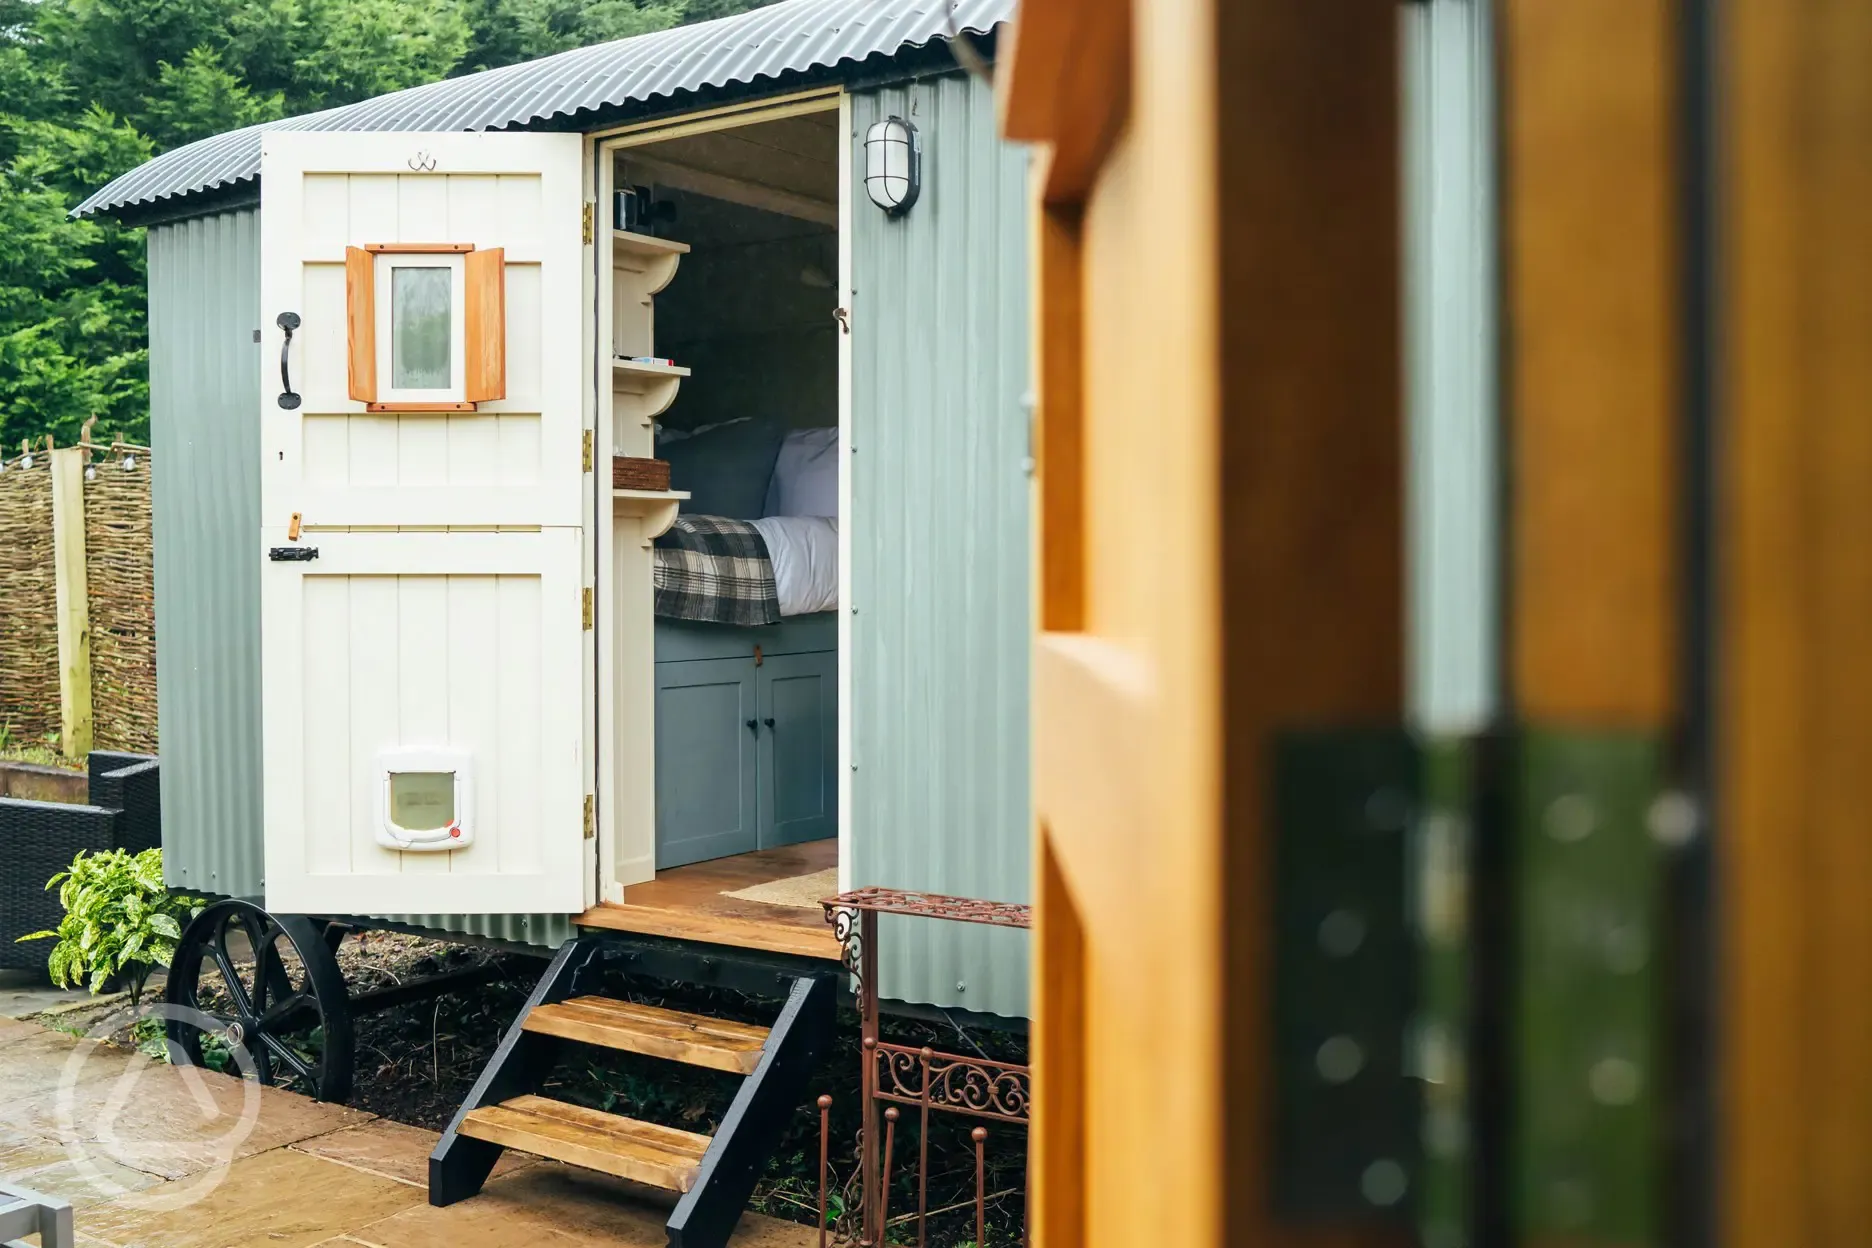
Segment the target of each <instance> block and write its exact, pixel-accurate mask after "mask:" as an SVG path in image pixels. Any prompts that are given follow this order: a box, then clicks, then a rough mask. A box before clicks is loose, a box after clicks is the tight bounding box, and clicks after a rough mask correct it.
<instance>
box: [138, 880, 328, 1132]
mask: <svg viewBox="0 0 1872 1248" xmlns="http://www.w3.org/2000/svg"><path fill="white" fill-rule="evenodd" d="M167 998H168V1003H169V1005H170V1006H172V1007H180V1008H179V1010H178V1011H177V1013H178V1015H179V1016H172V1017H171V1018H170V1019H169V1020H168V1023H167V1030H168V1034H169V1049H170V1060H172V1061H175V1062H177V1063H178V1064H180V1063H181V1062H182V1061H184V1060H186V1061H187V1062H188V1063H189V1064H191V1065H195V1066H215V1065H217V1061H216V1060H215V1059H216V1058H217V1057H219V1058H221V1059H223V1060H221V1061H220V1062H219V1063H218V1064H219V1065H220V1066H221V1067H222V1068H225V1069H226V1070H227V1073H229V1074H235V1075H241V1074H252V1075H253V1076H254V1077H255V1078H257V1079H258V1080H259V1081H260V1082H261V1083H264V1084H270V1085H273V1086H275V1087H282V1088H291V1089H293V1090H295V1091H298V1092H303V1093H305V1094H306V1095H307V1096H310V1097H313V1098H314V1099H316V1100H320V1101H343V1100H345V1099H347V1098H348V1097H349V1096H350V1095H351V1069H352V1043H353V1041H352V1033H351V1002H350V999H349V997H348V996H347V995H346V993H345V983H344V976H343V975H342V974H341V973H340V972H339V970H338V960H337V959H336V958H335V957H333V956H332V950H331V947H330V946H329V945H328V944H327V943H326V941H325V937H324V933H322V932H321V931H320V930H319V929H318V928H317V927H316V926H315V925H314V924H313V923H312V921H311V920H309V919H306V918H303V917H301V916H299V915H290V914H289V915H273V914H268V913H267V912H266V911H265V910H262V909H261V908H260V907H259V906H256V905H254V904H253V903H252V902H247V901H237V900H227V901H217V902H216V903H215V904H213V905H212V906H209V907H208V908H207V909H205V910H203V911H202V912H201V913H200V914H198V915H196V916H195V918H194V920H193V921H192V922H191V923H190V924H189V925H188V927H187V929H186V930H184V931H183V933H182V939H181V941H180V942H179V943H178V944H177V945H176V954H175V960H174V961H173V962H172V963H170V966H169V984H168V993H167ZM183 1011H195V1012H197V1014H196V1016H195V1017H193V1018H190V1017H189V1016H187V1015H186V1014H185V1013H183ZM201 1015H205V1016H206V1019H203V1018H202V1017H200V1016H201ZM235 1046H241V1047H244V1048H245V1049H246V1051H247V1055H248V1057H249V1058H250V1060H249V1061H245V1062H243V1061H240V1060H239V1059H238V1058H235V1059H234V1060H226V1058H227V1055H228V1054H229V1052H230V1050H232V1049H233V1048H234V1047H235ZM204 1059H206V1060H204Z"/></svg>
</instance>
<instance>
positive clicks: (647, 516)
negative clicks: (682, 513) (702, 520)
mask: <svg viewBox="0 0 1872 1248" xmlns="http://www.w3.org/2000/svg"><path fill="white" fill-rule="evenodd" d="M688 497H689V491H687V490H619V489H613V490H612V491H611V514H612V515H613V516H635V517H637V518H638V519H639V520H640V521H641V522H642V523H640V524H639V525H638V526H637V527H638V536H639V537H641V538H643V539H644V540H645V541H646V542H648V541H650V540H651V539H652V538H657V537H661V536H663V534H665V533H667V532H669V527H670V525H672V524H675V523H676V512H677V511H678V510H679V509H680V508H681V507H682V503H683V500H684V499H686V498H688Z"/></svg>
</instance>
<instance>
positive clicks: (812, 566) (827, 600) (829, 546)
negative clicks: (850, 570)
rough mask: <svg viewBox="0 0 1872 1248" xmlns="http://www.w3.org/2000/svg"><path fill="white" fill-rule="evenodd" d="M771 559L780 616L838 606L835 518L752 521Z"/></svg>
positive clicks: (806, 613)
mask: <svg viewBox="0 0 1872 1248" xmlns="http://www.w3.org/2000/svg"><path fill="white" fill-rule="evenodd" d="M752 523H753V525H754V527H755V528H756V529H759V530H760V535H761V540H762V541H764V542H766V543H767V555H768V558H770V559H772V560H773V570H774V588H775V589H776V590H777V591H778V593H779V597H780V614H781V615H811V614H812V613H813V612H814V611H830V610H832V609H833V608H834V607H836V606H838V590H839V585H838V521H837V520H833V519H830V518H828V517H825V516H767V517H765V518H764V519H760V520H755V521H753V522H752Z"/></svg>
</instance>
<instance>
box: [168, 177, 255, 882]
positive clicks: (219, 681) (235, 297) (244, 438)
mask: <svg viewBox="0 0 1872 1248" xmlns="http://www.w3.org/2000/svg"><path fill="white" fill-rule="evenodd" d="M149 301H150V309H149V310H150V361H149V370H150V442H151V450H152V452H153V454H152V455H151V467H152V470H153V471H154V473H155V478H154V480H153V482H152V485H151V489H152V491H153V497H152V499H151V514H152V523H153V525H154V527H155V557H156V713H157V736H158V741H159V748H160V749H161V753H162V799H163V812H162V813H163V865H164V869H165V872H166V874H167V876H168V880H169V883H170V884H171V885H173V886H175V887H178V888H187V889H194V890H197V891H200V892H204V893H226V894H232V895H237V896H246V895H252V894H257V893H258V892H259V891H260V870H261V867H260V841H261V836H260V562H259V558H258V551H257V550H256V549H255V546H256V543H257V541H258V536H259V532H260V423H259V412H260V395H259V384H260V346H259V344H258V343H256V342H255V341H254V330H255V329H256V328H257V327H258V326H259V324H260V213H259V211H258V210H256V209H252V208H249V209H245V210H243V211H239V212H225V213H218V214H216V215H214V216H208V217H197V218H195V219H194V220H191V221H184V222H181V223H178V224H175V225H162V226H154V227H152V228H151V229H150V231H149Z"/></svg>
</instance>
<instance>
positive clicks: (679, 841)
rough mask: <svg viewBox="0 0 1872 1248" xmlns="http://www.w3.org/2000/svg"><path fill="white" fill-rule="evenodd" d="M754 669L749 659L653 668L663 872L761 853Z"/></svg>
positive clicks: (659, 850) (658, 828)
mask: <svg viewBox="0 0 1872 1248" xmlns="http://www.w3.org/2000/svg"><path fill="white" fill-rule="evenodd" d="M755 671H756V668H755V666H754V663H753V661H752V660H750V659H701V660H696V661H691V662H687V663H659V664H657V665H656V786H657V792H656V809H657V820H656V834H657V847H656V852H657V861H656V865H657V866H658V867H659V868H661V867H680V866H682V865H684V864H685V863H691V862H701V861H702V860H703V859H705V858H723V857H726V856H727V855H729V854H744V853H747V852H748V851H749V850H751V849H757V848H759V845H760V816H759V806H760V796H759V787H758V786H759V777H760V763H759V754H760V750H759V748H758V747H759V741H760V738H759V735H758V733H759V729H760V718H759V715H758V714H757V711H758V707H757V705H756V699H755V690H754V673H755Z"/></svg>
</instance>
